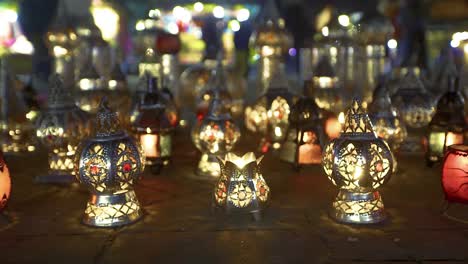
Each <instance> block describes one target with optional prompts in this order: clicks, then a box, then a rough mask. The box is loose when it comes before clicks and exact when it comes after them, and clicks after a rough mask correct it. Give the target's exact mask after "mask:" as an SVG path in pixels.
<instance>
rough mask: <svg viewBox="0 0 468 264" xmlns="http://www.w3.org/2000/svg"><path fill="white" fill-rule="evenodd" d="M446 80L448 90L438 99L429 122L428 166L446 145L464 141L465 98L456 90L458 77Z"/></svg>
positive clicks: (441, 154)
mask: <svg viewBox="0 0 468 264" xmlns="http://www.w3.org/2000/svg"><path fill="white" fill-rule="evenodd" d="M448 82H449V89H448V92H446V93H445V94H444V95H443V96H442V97H441V98H440V99H439V102H438V103H437V110H436V113H435V115H434V117H433V118H432V120H431V122H430V123H429V132H428V136H427V138H428V145H427V151H426V161H427V165H428V166H432V165H433V164H434V163H436V162H438V161H441V160H442V159H443V157H444V153H445V150H446V149H447V147H448V146H450V145H453V144H463V143H464V141H465V133H466V132H467V125H466V122H465V100H464V98H463V96H462V95H461V93H460V92H459V91H458V87H459V85H458V77H453V76H452V77H451V78H449V80H448Z"/></svg>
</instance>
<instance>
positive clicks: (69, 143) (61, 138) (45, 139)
mask: <svg viewBox="0 0 468 264" xmlns="http://www.w3.org/2000/svg"><path fill="white" fill-rule="evenodd" d="M86 118H87V117H86V114H85V113H84V112H83V111H81V110H80V109H79V108H78V107H77V106H76V105H75V101H74V100H73V97H72V95H71V93H70V90H69V89H67V88H65V87H64V86H63V83H62V80H61V78H60V77H59V75H58V74H55V75H52V76H51V77H50V81H49V99H48V107H47V108H46V109H45V110H44V111H43V112H42V113H41V115H40V116H39V118H38V119H37V124H36V127H37V129H36V135H37V137H38V138H39V139H40V140H41V142H42V144H43V145H44V146H46V147H47V148H48V149H49V174H48V175H47V176H41V177H38V180H39V181H41V182H71V181H73V180H74V176H73V172H74V168H73V158H74V155H75V151H76V147H77V146H78V143H79V142H80V140H81V139H82V138H83V137H84V136H86V134H87V126H86Z"/></svg>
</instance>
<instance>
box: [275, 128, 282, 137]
mask: <svg viewBox="0 0 468 264" xmlns="http://www.w3.org/2000/svg"><path fill="white" fill-rule="evenodd" d="M275 136H277V137H282V136H283V132H282V131H281V128H280V127H275Z"/></svg>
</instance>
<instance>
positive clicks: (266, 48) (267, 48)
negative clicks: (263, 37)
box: [262, 46, 275, 57]
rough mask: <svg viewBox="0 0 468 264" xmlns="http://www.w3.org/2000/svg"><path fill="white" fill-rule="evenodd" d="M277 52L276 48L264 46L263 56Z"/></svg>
mask: <svg viewBox="0 0 468 264" xmlns="http://www.w3.org/2000/svg"><path fill="white" fill-rule="evenodd" d="M274 53H275V49H273V48H272V47H270V46H263V47H262V56H265V57H268V56H271V55H273V54H274Z"/></svg>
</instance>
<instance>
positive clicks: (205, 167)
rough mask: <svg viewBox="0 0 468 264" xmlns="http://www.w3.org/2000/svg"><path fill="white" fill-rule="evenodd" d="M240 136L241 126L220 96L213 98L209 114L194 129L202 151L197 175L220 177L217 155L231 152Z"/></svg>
mask: <svg viewBox="0 0 468 264" xmlns="http://www.w3.org/2000/svg"><path fill="white" fill-rule="evenodd" d="M239 137H240V131H239V128H238V127H237V126H236V125H235V123H234V122H233V121H232V119H231V115H230V114H229V112H227V111H226V109H225V107H224V106H223V105H222V101H221V100H220V98H219V97H215V98H213V100H212V101H211V103H210V108H209V110H208V114H207V115H206V116H205V117H204V118H203V119H202V121H201V122H200V123H199V124H198V125H196V126H195V127H194V128H193V130H192V140H193V143H194V144H195V146H196V147H197V149H198V150H200V151H201V152H202V156H201V159H200V162H199V163H198V168H197V175H199V176H202V177H208V178H213V177H218V176H219V173H220V170H219V165H218V164H217V160H216V156H219V155H224V154H226V153H227V152H229V151H230V150H231V149H232V148H233V147H234V145H235V144H236V143H237V141H238V140H239Z"/></svg>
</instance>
